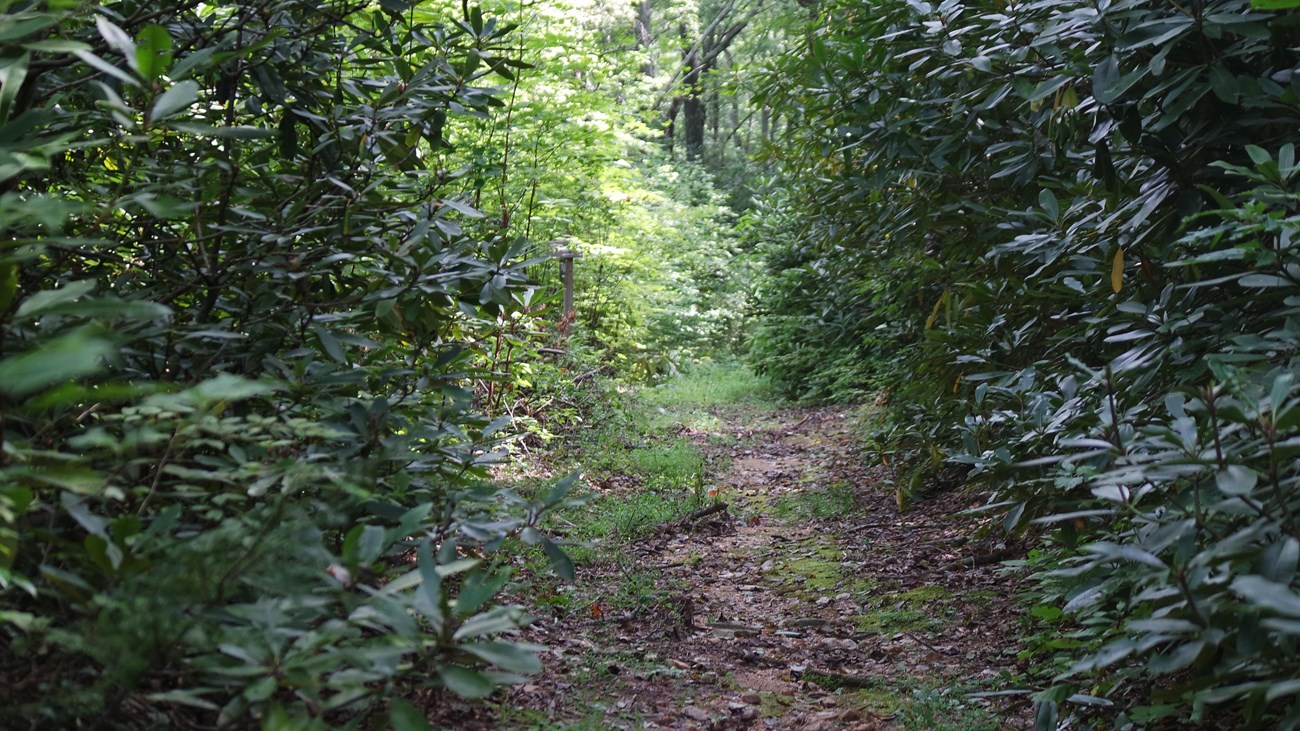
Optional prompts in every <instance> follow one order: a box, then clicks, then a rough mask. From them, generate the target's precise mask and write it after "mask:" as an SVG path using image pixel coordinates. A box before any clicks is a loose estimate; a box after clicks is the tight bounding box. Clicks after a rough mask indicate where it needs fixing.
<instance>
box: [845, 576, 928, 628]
mask: <svg viewBox="0 0 1300 731" xmlns="http://www.w3.org/2000/svg"><path fill="white" fill-rule="evenodd" d="M951 598H952V594H951V593H949V592H948V590H947V589H944V588H943V587H941V586H919V587H916V588H915V589H908V590H906V591H894V592H879V591H877V592H874V593H872V594H869V595H868V596H867V597H866V599H865V601H863V603H862V604H863V607H864V608H867V609H870V610H871V611H869V612H867V613H865V614H860V615H858V616H857V617H856V618H855V620H856V623H857V626H858V629H861V630H868V631H873V632H886V633H889V632H915V631H925V630H937V629H940V628H941V627H942V626H943V619H942V617H941V616H939V615H941V614H943V613H946V611H947V607H946V604H947V600H949V599H951Z"/></svg>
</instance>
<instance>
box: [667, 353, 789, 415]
mask: <svg viewBox="0 0 1300 731" xmlns="http://www.w3.org/2000/svg"><path fill="white" fill-rule="evenodd" d="M641 399H642V401H643V402H644V403H645V404H646V405H648V406H651V407H655V406H659V407H663V408H665V409H677V408H683V407H685V408H692V407H695V408H700V407H708V406H746V405H749V406H753V405H759V404H767V403H770V402H771V401H772V399H773V395H772V387H771V384H769V383H768V381H767V379H766V378H763V377H761V376H757V375H755V374H754V372H753V371H752V370H750V368H749V366H747V365H744V364H743V363H737V362H734V361H728V362H719V363H704V364H700V365H698V366H695V367H694V368H692V369H691V370H689V371H687V372H685V373H683V374H681V375H679V376H677V377H676V378H673V379H672V380H670V381H667V382H666V383H663V384H661V385H658V386H654V387H652V388H647V389H645V390H643V391H642V392H641Z"/></svg>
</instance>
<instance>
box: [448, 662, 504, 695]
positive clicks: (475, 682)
mask: <svg viewBox="0 0 1300 731" xmlns="http://www.w3.org/2000/svg"><path fill="white" fill-rule="evenodd" d="M438 677H439V678H440V679H441V680H442V684H443V685H444V686H446V687H447V690H450V691H451V692H453V693H455V694H456V695H458V696H460V697H461V698H486V697H487V696H489V695H491V694H492V691H494V690H496V685H494V684H493V683H492V681H490V680H488V679H487V678H485V677H483V674H482V673H479V672H477V671H474V670H470V669H469V668H465V667H461V666H459V665H441V666H439V667H438Z"/></svg>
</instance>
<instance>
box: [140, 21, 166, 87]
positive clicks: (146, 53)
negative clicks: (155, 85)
mask: <svg viewBox="0 0 1300 731" xmlns="http://www.w3.org/2000/svg"><path fill="white" fill-rule="evenodd" d="M135 40H136V44H137V45H136V49H135V60H136V68H138V69H139V70H140V75H141V76H143V77H144V78H145V81H149V82H153V81H157V80H158V77H160V76H162V75H163V74H165V73H167V71H168V70H169V69H170V68H171V67H172V37H171V36H170V35H169V34H168V33H167V29H166V28H164V27H162V26H161V25H158V24H156V23H150V24H149V25H146V26H145V27H144V28H142V29H141V30H140V32H139V33H138V34H137V35H136V38H135Z"/></svg>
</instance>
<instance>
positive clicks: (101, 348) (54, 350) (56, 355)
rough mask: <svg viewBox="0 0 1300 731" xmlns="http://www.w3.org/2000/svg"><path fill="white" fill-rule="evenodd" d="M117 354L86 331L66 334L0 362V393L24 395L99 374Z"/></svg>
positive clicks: (108, 343)
mask: <svg viewBox="0 0 1300 731" xmlns="http://www.w3.org/2000/svg"><path fill="white" fill-rule="evenodd" d="M116 351H117V349H116V348H115V347H114V346H113V344H112V343H110V342H109V341H108V340H106V339H104V338H102V337H99V336H97V335H92V334H91V333H90V332H89V331H77V332H72V333H68V334H67V335H63V336H61V337H57V338H55V339H53V340H50V341H47V342H45V343H42V344H40V345H38V346H37V347H36V348H35V349H33V350H29V351H27V352H25V353H20V354H18V355H14V356H11V357H9V358H6V359H4V360H3V361H0V392H3V393H7V394H9V395H11V396H26V395H28V394H31V393H35V392H36V391H40V390H42V389H45V388H48V387H50V386H55V385H59V384H62V383H66V382H68V381H71V380H74V379H77V378H83V377H85V376H89V375H91V374H94V373H98V372H99V371H101V370H103V368H104V366H105V364H106V363H107V361H108V360H109V359H110V358H112V357H113V355H114V354H115V353H116Z"/></svg>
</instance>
